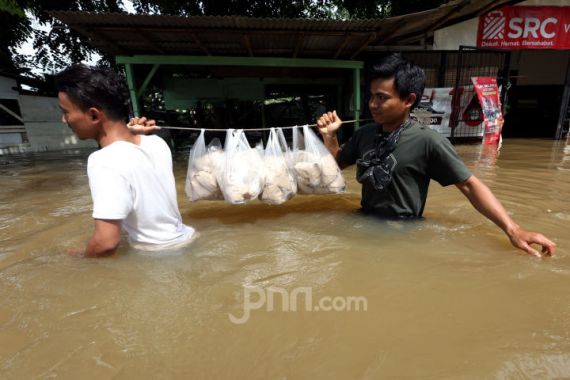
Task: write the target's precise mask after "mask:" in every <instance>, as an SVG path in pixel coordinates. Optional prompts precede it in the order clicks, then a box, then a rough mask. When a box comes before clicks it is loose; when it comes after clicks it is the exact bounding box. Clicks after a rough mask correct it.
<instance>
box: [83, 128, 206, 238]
mask: <svg viewBox="0 0 570 380" xmlns="http://www.w3.org/2000/svg"><path fill="white" fill-rule="evenodd" d="M140 137H141V141H140V145H136V144H132V143H130V142H126V141H116V142H114V143H112V144H110V145H108V146H106V147H104V148H103V149H100V150H98V151H96V152H93V153H92V154H91V155H90V156H89V159H88V161H87V175H88V176H89V187H90V188H91V197H92V198H93V218H95V219H111V220H118V219H120V220H122V221H123V222H122V226H123V228H124V229H125V231H127V233H128V235H129V241H130V242H131V243H134V244H136V245H137V247H138V246H141V245H142V246H143V247H144V246H145V245H152V247H151V249H156V248H157V247H156V246H155V245H164V246H165V247H166V246H172V245H179V244H181V243H183V242H185V241H190V240H191V239H192V238H193V237H194V234H195V231H194V229H193V228H192V227H188V226H186V225H184V224H183V223H182V217H181V216H180V211H178V202H177V200H176V185H175V182H174V174H173V173H172V157H171V154H170V149H169V148H168V145H167V144H166V143H165V142H164V140H162V139H161V138H160V137H158V136H140Z"/></svg>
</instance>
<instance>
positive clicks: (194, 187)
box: [184, 129, 223, 202]
mask: <svg viewBox="0 0 570 380" xmlns="http://www.w3.org/2000/svg"><path fill="white" fill-rule="evenodd" d="M222 156H223V151H222V147H221V144H220V141H219V140H218V139H215V140H214V141H212V143H211V144H210V146H209V147H208V148H206V141H205V138H204V130H203V129H202V130H201V131H200V135H199V136H198V139H197V140H196V142H195V143H194V146H193V147H192V149H191V150H190V155H189V156H188V171H187V173H186V184H185V186H184V190H185V191H186V195H187V196H188V198H189V199H190V200H191V201H193V202H194V201H199V200H205V199H210V200H212V199H222V198H223V197H222V193H221V191H220V187H219V186H218V181H217V178H216V177H217V172H218V167H219V165H220V160H221V159H222Z"/></svg>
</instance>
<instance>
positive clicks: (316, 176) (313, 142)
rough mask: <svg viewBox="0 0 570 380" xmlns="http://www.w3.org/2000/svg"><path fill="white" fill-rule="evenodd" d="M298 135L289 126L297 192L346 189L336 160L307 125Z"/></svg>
mask: <svg viewBox="0 0 570 380" xmlns="http://www.w3.org/2000/svg"><path fill="white" fill-rule="evenodd" d="M302 130H303V135H302V136H301V134H300V132H299V130H298V128H294V129H293V171H294V174H295V178H296V180H297V188H298V192H299V193H304V194H337V193H343V192H345V191H346V182H345V180H344V177H343V175H342V172H341V170H340V168H339V167H338V164H337V163H336V160H335V159H334V157H333V156H332V154H330V152H329V151H328V149H327V148H326V147H325V146H324V144H323V143H322V141H321V140H320V139H319V138H318V137H317V135H315V133H314V132H313V131H312V130H311V129H310V128H309V127H308V126H306V125H305V126H303V127H302Z"/></svg>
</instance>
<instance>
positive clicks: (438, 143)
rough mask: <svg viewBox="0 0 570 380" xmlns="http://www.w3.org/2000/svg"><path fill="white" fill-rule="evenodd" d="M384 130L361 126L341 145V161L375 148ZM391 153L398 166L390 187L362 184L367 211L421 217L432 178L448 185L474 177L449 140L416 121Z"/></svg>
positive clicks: (362, 203) (376, 126) (364, 207)
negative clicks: (378, 188) (375, 143)
mask: <svg viewBox="0 0 570 380" xmlns="http://www.w3.org/2000/svg"><path fill="white" fill-rule="evenodd" d="M381 132H382V128H381V127H380V126H379V125H378V124H368V125H365V126H363V127H362V128H360V129H358V130H357V131H356V132H355V133H354V135H353V136H352V137H351V138H350V140H348V141H347V142H346V143H344V144H343V145H342V147H341V151H340V154H339V163H341V164H345V165H353V164H354V163H356V160H357V159H359V158H362V156H363V155H364V154H365V153H367V152H368V151H370V150H372V149H374V140H375V137H376V135H377V134H378V133H381ZM391 155H392V156H393V159H394V160H395V162H396V167H395V168H394V171H393V174H392V182H391V183H390V184H389V185H388V187H387V188H386V189H385V190H383V191H378V190H376V189H374V187H372V185H371V184H369V183H365V184H363V185H362V201H361V205H362V208H363V210H364V211H366V212H372V213H374V214H377V215H379V216H383V217H388V218H413V217H421V216H422V214H423V212H424V207H425V204H426V199H427V193H428V187H429V181H430V179H433V180H436V181H437V182H439V183H440V184H441V185H442V186H448V185H451V184H456V183H461V182H463V181H465V180H467V179H468V178H469V177H470V176H471V172H470V171H469V169H467V167H466V166H465V164H464V163H463V161H462V160H461V159H460V158H459V156H458V155H457V153H456V152H455V149H454V148H453V146H452V145H451V143H450V142H449V140H447V138H445V137H442V136H441V135H440V134H439V133H438V132H436V131H434V130H432V129H430V128H428V127H425V126H423V125H421V124H419V123H417V122H413V123H412V125H411V126H410V127H409V128H407V129H406V130H404V131H403V132H402V135H401V136H400V140H399V141H398V144H397V145H396V149H394V151H393V152H392V154H391Z"/></svg>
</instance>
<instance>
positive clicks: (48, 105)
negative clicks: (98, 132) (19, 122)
mask: <svg viewBox="0 0 570 380" xmlns="http://www.w3.org/2000/svg"><path fill="white" fill-rule="evenodd" d="M20 108H21V110H22V117H23V119H24V125H25V127H26V133H27V135H28V140H29V142H30V145H31V147H32V149H33V150H36V151H43V150H64V149H72V148H96V147H97V143H96V142H95V141H93V140H87V141H81V140H79V139H78V138H77V137H76V136H75V135H74V134H73V132H72V131H71V129H69V127H68V126H67V125H66V124H65V123H63V122H62V120H61V111H60V109H59V106H58V101H57V98H52V97H45V96H24V95H23V96H20Z"/></svg>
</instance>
